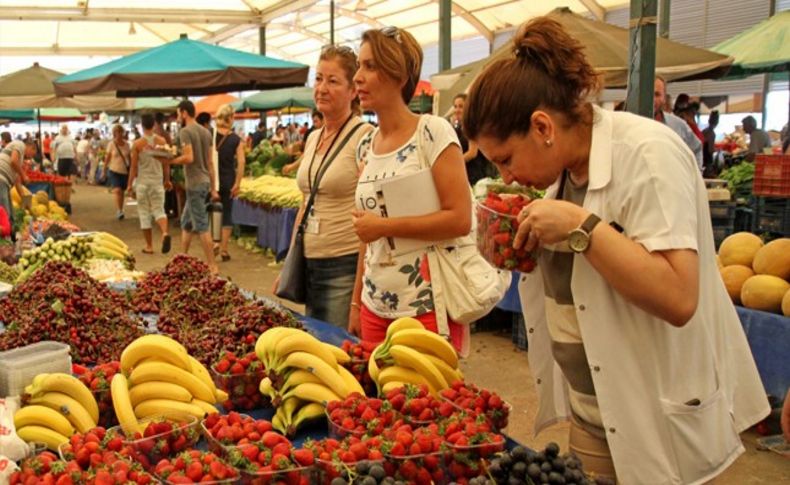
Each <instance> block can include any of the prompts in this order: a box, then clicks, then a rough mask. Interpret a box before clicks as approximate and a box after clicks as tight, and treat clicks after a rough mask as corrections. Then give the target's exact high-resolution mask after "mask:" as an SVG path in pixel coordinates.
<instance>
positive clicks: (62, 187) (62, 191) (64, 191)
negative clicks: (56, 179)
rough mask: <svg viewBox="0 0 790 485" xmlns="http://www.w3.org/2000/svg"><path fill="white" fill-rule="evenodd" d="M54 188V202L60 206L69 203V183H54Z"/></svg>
mask: <svg viewBox="0 0 790 485" xmlns="http://www.w3.org/2000/svg"><path fill="white" fill-rule="evenodd" d="M53 187H54V188H55V202H57V203H58V204H60V205H61V206H65V205H67V204H70V203H71V183H67V184H54V185H53Z"/></svg>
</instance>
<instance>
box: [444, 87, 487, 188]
mask: <svg viewBox="0 0 790 485" xmlns="http://www.w3.org/2000/svg"><path fill="white" fill-rule="evenodd" d="M465 104H466V94H465V93H461V94H458V95H456V96H455V99H453V114H454V118H455V124H454V128H455V134H456V136H458V140H459V141H460V142H461V151H462V152H463V154H464V162H466V178H467V180H469V185H471V186H472V187H474V186H475V184H476V183H477V182H478V180H480V179H483V178H485V177H487V176H488V175H489V170H488V168H489V167H490V166H491V162H489V161H488V160H486V157H485V156H484V155H483V154H482V153H480V150H478V149H477V143H475V142H473V141H469V140H467V139H466V136H465V135H464V130H463V128H462V127H461V126H462V123H463V120H464V105H465ZM491 168H493V167H491Z"/></svg>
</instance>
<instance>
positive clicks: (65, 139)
mask: <svg viewBox="0 0 790 485" xmlns="http://www.w3.org/2000/svg"><path fill="white" fill-rule="evenodd" d="M52 153H54V154H55V162H56V163H57V167H58V175H60V176H61V177H68V178H69V179H70V180H71V181H73V180H74V174H75V173H76V166H75V165H74V159H75V157H76V156H77V144H76V142H75V141H74V138H72V137H71V135H70V134H69V127H68V125H62V126H61V127H60V134H59V135H58V136H57V137H55V141H53V142H52Z"/></svg>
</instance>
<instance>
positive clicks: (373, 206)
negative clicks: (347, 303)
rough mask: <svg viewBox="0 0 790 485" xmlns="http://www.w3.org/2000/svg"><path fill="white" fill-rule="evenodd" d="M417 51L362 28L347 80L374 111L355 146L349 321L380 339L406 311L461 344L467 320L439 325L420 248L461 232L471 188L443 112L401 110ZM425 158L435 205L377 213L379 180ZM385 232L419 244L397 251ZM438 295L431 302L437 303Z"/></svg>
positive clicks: (402, 37)
mask: <svg viewBox="0 0 790 485" xmlns="http://www.w3.org/2000/svg"><path fill="white" fill-rule="evenodd" d="M422 59H423V54H422V49H421V48H420V45H419V44H418V43H417V41H416V40H415V38H414V36H412V35H411V34H410V33H408V32H406V31H405V30H402V29H398V28H396V27H387V28H385V29H382V30H368V31H366V32H365V33H364V34H363V35H362V45H361V47H360V51H359V63H360V67H359V71H357V75H356V76H355V77H354V82H355V83H356V86H357V90H358V91H359V98H360V102H361V104H362V108H363V109H365V110H371V111H374V112H375V113H376V115H377V116H378V119H379V128H377V129H376V130H375V131H373V132H372V133H371V134H370V136H367V137H365V138H364V139H363V140H362V143H361V144H360V146H359V148H358V150H357V151H358V157H359V159H360V160H361V161H363V162H364V164H365V168H364V171H363V172H362V175H361V176H360V178H359V184H358V185H357V196H356V203H357V210H356V211H355V212H354V229H355V230H356V233H357V236H359V239H360V240H361V241H362V242H363V243H364V245H363V248H362V250H361V253H360V254H361V255H362V256H363V257H360V264H359V269H358V270H357V282H356V286H355V287H354V301H353V303H352V309H351V311H352V322H353V323H354V324H353V325H351V326H350V329H351V330H353V331H354V332H355V333H357V334H358V335H361V336H362V338H363V339H364V340H369V341H372V342H380V341H383V340H384V338H385V335H386V331H387V327H388V326H389V325H390V323H392V321H393V320H395V319H397V318H400V317H414V318H416V319H418V320H420V322H421V323H422V324H423V325H424V326H425V327H426V328H427V329H429V330H431V331H434V332H437V333H439V332H440V331H441V332H442V333H445V332H449V334H450V337H451V340H452V343H453V345H454V346H455V347H456V348H457V349H461V348H462V344H463V342H464V340H465V339H464V336H465V334H466V333H467V330H468V326H462V325H458V324H455V323H454V322H447V323H448V328H439V325H440V324H439V321H438V320H437V314H436V312H435V311H434V308H436V307H437V304H436V303H437V302H435V301H434V293H433V290H432V287H431V283H430V278H431V277H430V271H429V270H428V257H427V251H428V247H429V246H430V245H431V244H433V242H435V241H444V240H448V239H453V238H457V237H461V236H465V235H467V234H469V231H470V230H471V226H472V205H471V191H470V190H469V184H468V182H467V179H466V169H465V167H464V159H463V155H462V154H461V147H460V144H459V142H458V137H457V136H456V135H455V131H454V130H453V127H452V125H450V123H449V122H447V120H445V119H444V118H440V117H438V116H424V117H422V118H421V117H420V116H418V115H415V114H414V113H412V112H411V111H410V110H409V105H408V103H409V100H410V99H411V97H412V94H413V93H414V89H415V86H416V85H417V82H418V81H419V80H420V70H421V67H422ZM426 166H429V167H430V175H431V177H432V179H433V180H432V182H433V184H434V186H435V188H436V193H437V196H438V199H439V205H440V206H441V208H440V209H439V210H437V211H434V212H431V213H429V214H425V215H422V216H416V217H382V215H381V214H382V210H383V208H382V206H381V205H380V200H379V199H380V198H379V196H378V191H379V189H378V186H379V184H380V182H381V181H382V180H384V179H387V178H391V177H398V176H407V175H413V174H416V173H417V172H420V171H422V170H423V167H426ZM421 195H422V194H420V193H415V194H414V196H415V197H421ZM393 238H406V239H411V240H420V241H424V242H425V244H424V245H422V246H419V247H417V248H416V249H414V250H410V249H405V250H404V251H406V252H403V253H398V252H397V251H395V250H393V246H392V245H391V244H390V242H391V241H392V240H393ZM442 303H443V302H438V305H439V307H440V308H441V307H443V305H441V304H442ZM442 317H444V316H442ZM442 322H444V318H442ZM467 341H468V340H467Z"/></svg>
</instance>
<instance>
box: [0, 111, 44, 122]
mask: <svg viewBox="0 0 790 485" xmlns="http://www.w3.org/2000/svg"><path fill="white" fill-rule="evenodd" d="M34 119H36V112H35V110H32V109H0V120H2V121H4V122H5V121H27V120H34Z"/></svg>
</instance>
